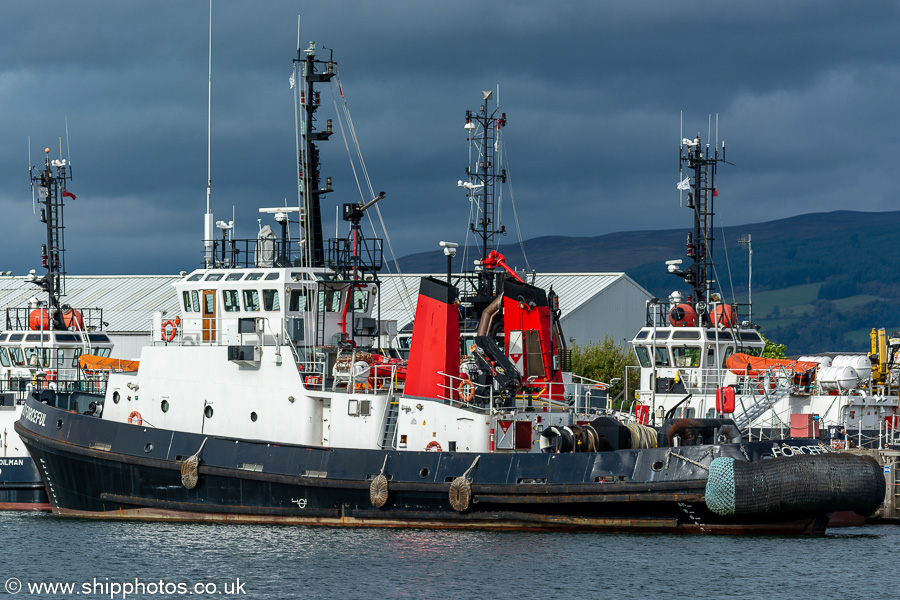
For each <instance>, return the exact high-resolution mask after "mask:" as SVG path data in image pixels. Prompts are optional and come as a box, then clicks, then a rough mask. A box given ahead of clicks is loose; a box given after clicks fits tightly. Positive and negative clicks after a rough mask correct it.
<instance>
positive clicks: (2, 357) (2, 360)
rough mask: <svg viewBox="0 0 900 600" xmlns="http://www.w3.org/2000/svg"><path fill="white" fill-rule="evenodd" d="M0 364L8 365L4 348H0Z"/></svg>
mask: <svg viewBox="0 0 900 600" xmlns="http://www.w3.org/2000/svg"><path fill="white" fill-rule="evenodd" d="M0 364H2V365H3V366H4V367H8V366H9V355H8V354H7V353H6V348H0Z"/></svg>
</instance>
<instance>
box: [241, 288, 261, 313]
mask: <svg viewBox="0 0 900 600" xmlns="http://www.w3.org/2000/svg"><path fill="white" fill-rule="evenodd" d="M243 296H244V310H246V311H249V312H255V311H258V310H259V292H257V291H256V290H244V294H243Z"/></svg>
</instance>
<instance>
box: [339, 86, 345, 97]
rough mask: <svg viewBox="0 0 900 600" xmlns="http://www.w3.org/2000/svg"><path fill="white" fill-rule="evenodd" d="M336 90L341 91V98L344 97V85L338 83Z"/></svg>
mask: <svg viewBox="0 0 900 600" xmlns="http://www.w3.org/2000/svg"><path fill="white" fill-rule="evenodd" d="M338 91H339V92H340V93H341V98H343V97H344V86H342V85H341V84H338Z"/></svg>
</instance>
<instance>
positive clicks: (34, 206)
mask: <svg viewBox="0 0 900 600" xmlns="http://www.w3.org/2000/svg"><path fill="white" fill-rule="evenodd" d="M31 171H32V166H31V136H30V135H29V136H28V176H29V177H31ZM31 214H33V215H36V214H37V200H36V199H35V197H34V179H32V180H31Z"/></svg>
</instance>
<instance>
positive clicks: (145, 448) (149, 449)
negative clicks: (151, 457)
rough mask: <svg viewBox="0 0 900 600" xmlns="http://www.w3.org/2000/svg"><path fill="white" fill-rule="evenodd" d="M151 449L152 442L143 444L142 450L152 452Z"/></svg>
mask: <svg viewBox="0 0 900 600" xmlns="http://www.w3.org/2000/svg"><path fill="white" fill-rule="evenodd" d="M152 451H153V442H147V445H145V446H144V452H152Z"/></svg>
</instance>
